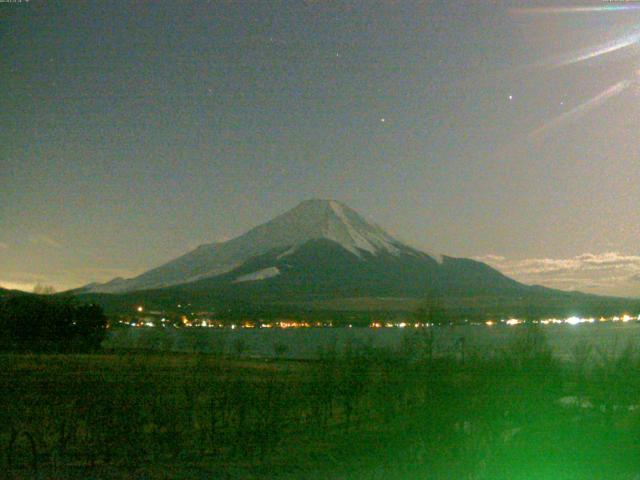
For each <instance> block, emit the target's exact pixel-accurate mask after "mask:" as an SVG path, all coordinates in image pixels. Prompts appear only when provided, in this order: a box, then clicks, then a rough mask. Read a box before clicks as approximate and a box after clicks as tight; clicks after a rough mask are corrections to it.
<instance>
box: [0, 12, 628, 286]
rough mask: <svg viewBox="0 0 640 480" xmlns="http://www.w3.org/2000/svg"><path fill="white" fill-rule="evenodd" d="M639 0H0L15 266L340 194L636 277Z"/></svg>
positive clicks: (537, 262)
mask: <svg viewBox="0 0 640 480" xmlns="http://www.w3.org/2000/svg"><path fill="white" fill-rule="evenodd" d="M638 25H640V4H633V3H631V2H629V3H628V4H622V5H621V4H617V3H603V2H592V3H588V2H582V3H580V2H573V3H571V4H570V6H567V5H561V4H560V3H558V2H555V3H554V2H546V3H545V2H516V1H505V2H499V1H497V2H494V1H491V2H490V1H488V0H487V1H486V2H480V1H456V2H444V1H443V2H430V1H421V2H403V1H391V0H389V1H379V2H378V1H376V2H374V1H370V0H365V1H353V2H333V1H329V0H325V1H307V2H303V1H296V2H294V1H290V2H278V1H255V2H240V1H234V2H224V1H218V2H215V1H213V2H206V1H195V2H188V1H170V2H168V1H166V2H119V1H104V2H95V3H94V2H92V3H88V2H87V3H85V2H72V1H68V2H66V1H61V2H57V1H53V0H47V1H44V2H41V1H38V0H31V1H28V2H26V1H24V0H23V2H22V3H7V1H6V0H5V1H4V2H3V3H0V46H1V49H2V54H1V55H0V85H2V88H0V122H1V123H0V285H2V286H5V287H10V288H21V289H27V290H29V289H31V288H32V287H33V285H34V284H35V283H36V282H42V283H46V284H50V285H53V286H54V287H55V288H56V289H58V290H63V289H66V288H71V287H77V286H80V285H83V284H86V283H88V282H91V281H106V280H109V279H111V278H113V277H115V276H125V277H127V276H132V275H135V274H138V273H141V272H143V271H145V270H147V269H149V268H151V267H155V266H157V265H159V264H161V263H164V262H165V261H168V260H170V259H172V258H174V257H176V256H178V255H180V254H182V253H185V252H186V251H188V250H190V249H191V248H194V247H196V246H197V245H200V244H202V243H210V242H213V241H221V240H225V239H229V238H232V237H234V236H236V235H239V234H241V233H243V232H244V231H246V230H247V229H249V228H251V227H253V226H255V225H257V224H259V223H262V222H265V221H267V220H269V219H271V218H272V217H273V216H275V215H277V214H279V213H282V212H284V211H286V210H288V209H289V208H292V207H294V206H295V205H296V204H297V203H298V202H300V201H302V200H304V199H308V198H314V197H319V198H334V199H337V200H340V201H342V202H344V203H346V204H348V205H349V206H351V207H352V208H354V209H356V210H357V211H359V212H360V213H362V214H364V215H365V216H367V217H369V218H370V219H371V220H373V221H375V222H376V223H378V224H379V225H381V226H383V227H384V228H386V229H387V230H388V231H389V232H390V233H392V234H394V235H396V236H397V237H398V238H400V239H402V240H404V241H406V242H408V243H409V244H411V245H413V246H416V247H418V248H421V249H426V250H428V251H433V252H441V253H445V254H449V255H453V256H465V257H474V258H480V259H483V260H484V261H487V262H489V263H490V264H492V265H494V266H496V267H498V268H499V269H501V270H502V271H504V272H505V273H507V274H509V275H511V276H513V277H514V278H516V279H519V280H523V281H526V282H527V283H540V284H544V285H548V286H551V287H559V288H564V289H580V290H584V291H589V292H595V293H613V294H621V295H635V296H640V245H639V242H638V239H639V233H640V208H639V200H640V163H639V160H640V158H639V157H640V150H639V149H640V141H639V140H640V130H639V120H640V115H639V113H640V109H639V108H638V105H639V100H640V98H639V93H640V76H639V75H638V73H637V72H638V71H640V70H638V69H640V48H639V47H640V27H638Z"/></svg>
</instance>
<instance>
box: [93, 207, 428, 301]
mask: <svg viewBox="0 0 640 480" xmlns="http://www.w3.org/2000/svg"><path fill="white" fill-rule="evenodd" d="M313 240H327V241H330V242H334V243H335V244H337V245H339V246H340V247H342V248H343V249H345V250H346V251H348V252H350V253H351V254H353V255H355V256H356V257H358V258H363V256H367V255H369V256H371V255H373V256H375V255H379V254H382V253H385V254H391V255H398V254H399V253H400V252H401V251H403V250H407V251H410V250H412V249H410V248H409V247H406V246H404V245H403V244H402V243H401V242H399V241H398V240H396V239H394V238H393V237H392V236H391V235H389V234H388V233H386V232H385V231H384V230H382V229H381V228H380V227H378V226H376V225H373V224H371V223H369V222H367V221H366V220H365V219H364V218H363V217H362V216H361V215H359V214H358V213H356V212H355V211H354V210H352V209H351V208H349V207H347V206H346V205H344V204H342V203H340V202H338V201H335V200H319V199H312V200H305V201H303V202H301V203H300V204H298V205H297V206H296V207H294V208H293V209H291V210H289V211H287V212H285V213H283V214H281V215H279V216H277V217H275V218H274V219H273V220H271V221H269V222H267V223H264V224H262V225H259V226H257V227H255V228H253V229H251V230H249V231H248V232H247V233H245V234H243V235H241V236H239V237H236V238H234V239H232V240H229V241H227V242H223V243H211V244H207V245H201V246H200V247H198V248H196V249H195V250H193V251H191V252H189V253H187V254H185V255H183V256H181V257H178V258H177V259H175V260H172V261H170V262H168V263H166V264H164V265H162V266H160V267H158V268H155V269H153V270H149V271H148V272H145V273H143V274H141V275H139V276H137V277H135V278H131V279H118V280H117V281H111V282H107V283H105V284H97V285H96V284H93V285H90V286H87V287H85V291H90V292H110V293H113V292H124V291H132V290H142V289H150V288H160V287H165V286H169V285H177V284H182V283H188V282H193V281H196V280H200V279H203V278H208V277H213V276H216V275H221V274H224V273H226V272H229V271H231V270H233V269H235V268H237V267H238V266H240V265H241V264H243V263H244V262H246V261H247V260H248V259H251V258H253V257H256V256H258V255H263V254H266V253H268V252H272V251H274V250H276V249H280V250H282V252H281V253H280V254H279V256H278V258H283V257H286V256H287V255H291V254H293V253H294V252H296V250H297V249H298V248H299V247H300V246H302V245H304V244H306V243H307V242H310V241H313ZM434 258H435V257H434Z"/></svg>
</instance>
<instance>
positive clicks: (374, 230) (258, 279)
mask: <svg viewBox="0 0 640 480" xmlns="http://www.w3.org/2000/svg"><path fill="white" fill-rule="evenodd" d="M175 286H180V287H181V288H183V289H188V290H211V289H214V290H219V291H225V292H227V293H229V291H230V290H252V291H257V292H260V294H262V295H268V296H272V295H273V296H279V295H282V294H286V295H294V296H295V295H304V294H313V295H327V296H332V297H334V296H339V297H342V296H371V295H384V296H395V295H401V296H416V295H418V296H422V295H425V294H434V293H437V294H453V293H455V294H457V295H459V294H461V293H463V292H468V293H472V294H478V293H489V292H498V291H499V292H503V291H517V290H521V289H524V288H526V286H525V285H522V284H520V283H518V282H516V281H514V280H511V279H509V278H507V277H506V276H504V275H502V274H501V273H499V272H498V271H497V270H494V269H493V268H491V267H489V266H488V265H486V264H483V263H481V262H477V261H474V260H469V259H463V258H453V257H448V256H441V255H433V254H429V253H426V252H421V251H419V250H416V249H414V248H412V247H410V246H408V245H405V244H404V243H402V242H400V241H399V240H397V239H395V238H393V237H392V236H391V235H389V234H388V233H386V232H385V231H384V230H383V229H382V228H380V227H378V226H376V225H373V224H371V223H369V222H367V221H366V220H365V219H364V218H363V217H362V216H361V215H359V214H358V213H357V212H355V211H354V210H352V209H351V208H349V207H347V206H346V205H344V204H342V203H340V202H337V201H334V200H306V201H304V202H302V203H300V204H299V205H298V206H296V207H295V208H293V209H291V210H289V211H288V212H285V213H284V214H282V215H279V216H278V217H276V218H274V219H273V220H271V221H269V222H267V223H265V224H263V225H260V226H257V227H255V228H253V229H252V230H249V231H248V232H247V233H245V234H243V235H241V236H239V237H237V238H234V239H232V240H229V241H227V242H222V243H211V244H207V245H202V246H200V247H198V248H196V249H195V250H193V251H191V252H189V253H187V254H185V255H183V256H181V257H178V258H176V259H175V260H172V261H170V262H168V263H166V264H164V265H162V266H159V267H157V268H154V269H152V270H149V271H147V272H145V273H143V274H141V275H139V276H137V277H134V278H130V279H122V278H117V279H114V280H111V281H110V282H107V283H104V284H96V283H94V284H90V285H87V286H85V287H84V288H83V289H81V290H80V291H81V292H82V293H123V292H132V291H140V290H150V289H161V288H166V287H175Z"/></svg>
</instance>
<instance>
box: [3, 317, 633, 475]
mask: <svg viewBox="0 0 640 480" xmlns="http://www.w3.org/2000/svg"><path fill="white" fill-rule="evenodd" d="M430 347H431V344H430V338H429V337H428V336H427V335H425V336H424V337H421V338H417V337H413V338H412V340H411V341H410V342H407V343H405V344H403V345H402V347H401V348H399V349H397V350H394V351H390V350H375V349H371V348H365V347H358V348H356V347H353V348H349V347H347V348H346V349H345V350H344V351H341V352H332V351H326V352H324V354H323V355H322V356H321V359H320V360H318V361H314V362H293V361H284V360H279V361H278V360H275V361H273V360H272V361H259V360H243V359H239V358H226V357H225V358H223V357H216V356H211V355H196V354H188V355H187V354H185V355H178V354H163V355H160V354H146V353H126V352H122V353H118V354H96V355H3V356H0V369H1V370H0V371H1V372H2V376H1V377H0V379H1V380H0V381H1V384H0V389H1V392H2V395H0V449H1V450H2V455H1V456H0V471H1V472H3V473H2V475H5V477H6V478H16V479H17V478H25V479H26V478H29V479H31V478H43V479H45V478H46V479H55V478H59V479H67V478H70V479H81V478H82V479H85V478H107V479H111V478H114V479H115V478H140V479H156V478H157V479H165V478H176V479H182V478H184V479H187V478H203V479H204V478H228V479H236V478H237V479H267V478H278V479H294V478H296V479H297V478H299V479H316V478H317V479H327V478H344V479H352V478H353V479H396V478H397V479H414V478H415V479H430V478H433V479H456V480H457V479H498V480H499V479H510V480H518V479H523V480H524V479H527V480H530V479H540V480H543V479H551V478H552V479H554V480H558V479H567V480H568V479H608V480H611V479H635V478H638V474H640V407H639V405H640V355H638V352H637V351H636V350H634V349H628V350H626V351H625V352H624V353H622V354H620V355H618V356H616V357H611V356H608V355H606V354H604V353H597V352H595V351H593V350H590V349H589V348H587V347H585V348H582V349H580V348H576V349H575V352H574V356H575V361H574V362H572V363H560V362H558V361H557V360H555V359H554V358H553V356H552V355H551V352H550V350H549V349H548V348H547V346H546V343H545V341H544V338H543V336H542V334H541V333H540V332H539V331H535V330H527V329H522V333H521V334H520V335H518V336H516V337H515V338H514V340H513V341H512V342H511V344H509V346H508V347H507V348H506V349H504V350H503V351H501V352H499V353H493V354H491V355H473V356H469V355H467V356H464V357H463V356H462V355H461V354H460V353H458V354H453V353H452V354H451V355H450V356H445V357H437V358H434V357H433V356H432V355H431V349H430ZM587 365H588V366H587Z"/></svg>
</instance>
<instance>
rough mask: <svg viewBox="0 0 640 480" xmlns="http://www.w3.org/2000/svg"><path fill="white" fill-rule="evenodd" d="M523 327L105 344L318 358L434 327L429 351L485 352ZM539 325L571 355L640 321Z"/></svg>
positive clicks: (616, 340) (149, 336)
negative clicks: (431, 348)
mask: <svg viewBox="0 0 640 480" xmlns="http://www.w3.org/2000/svg"><path fill="white" fill-rule="evenodd" d="M525 328H527V327H525V326H522V325H518V326H505V325H498V326H492V327H488V326H484V325H478V326H445V327H431V328H428V329H422V328H421V329H413V328H380V329H372V328H355V327H354V328H297V329H241V328H238V329H235V330H231V329H229V328H226V329H214V328H182V329H176V328H124V329H119V330H115V331H112V332H110V334H109V337H108V338H107V340H106V341H105V343H104V346H105V347H107V348H113V349H116V350H117V349H131V348H134V349H145V350H159V351H175V352H202V353H220V352H224V353H236V354H237V353H238V352H239V353H240V354H241V355H242V356H246V357H265V358H273V357H278V356H279V357H281V358H295V359H314V358H318V356H319V354H320V352H322V351H323V350H327V349H332V348H333V349H335V351H337V352H343V351H344V350H345V348H346V346H347V345H349V344H351V345H354V346H356V347H357V346H369V347H373V348H385V349H398V348H401V346H402V345H403V344H404V343H405V342H407V341H410V340H411V339H412V337H413V336H419V335H425V333H428V332H429V331H432V332H433V338H434V352H435V353H436V354H443V353H447V352H449V353H450V352H459V351H460V350H461V345H464V349H465V351H466V352H483V353H490V352H492V351H497V350H500V349H503V348H505V347H506V346H508V345H509V343H510V342H511V341H512V340H513V338H514V336H515V335H518V334H521V333H522V332H523V329H525ZM540 329H541V330H542V331H543V332H544V333H545V335H546V338H547V340H548V342H549V345H550V346H551V348H552V350H553V352H554V353H555V354H556V355H557V356H558V357H559V358H562V359H567V360H570V359H572V358H574V354H575V352H576V350H577V349H580V348H583V347H584V346H585V345H588V346H590V347H592V349H593V350H592V352H593V354H594V355H598V354H601V353H606V354H616V353H620V352H621V351H622V350H623V349H625V348H626V347H627V346H628V345H635V346H638V347H640V322H628V323H622V322H615V323H614V322H607V323H594V324H581V325H547V326H541V327H540Z"/></svg>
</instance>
